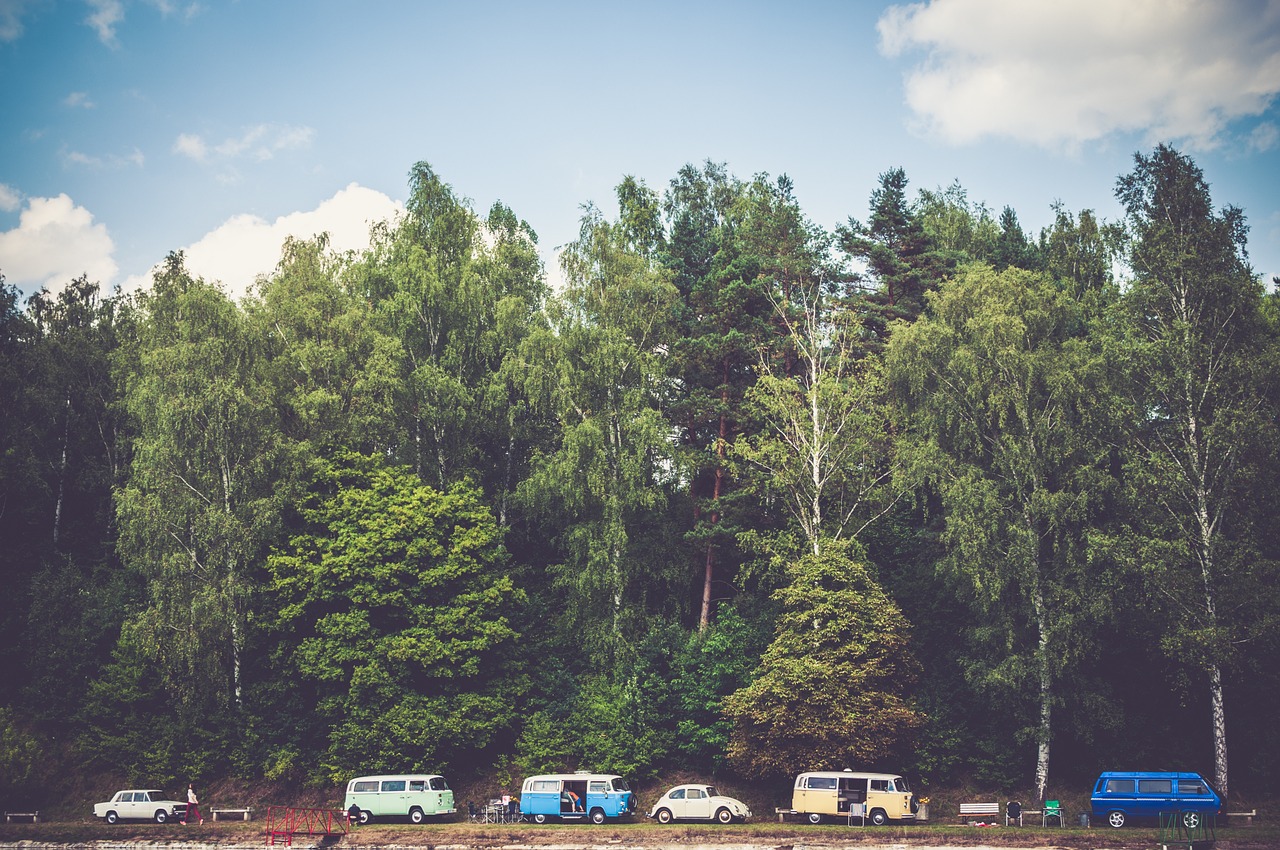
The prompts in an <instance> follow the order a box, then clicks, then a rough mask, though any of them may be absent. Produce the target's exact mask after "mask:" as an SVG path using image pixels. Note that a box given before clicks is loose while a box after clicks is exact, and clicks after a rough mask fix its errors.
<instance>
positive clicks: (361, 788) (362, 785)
mask: <svg viewBox="0 0 1280 850" xmlns="http://www.w3.org/2000/svg"><path fill="white" fill-rule="evenodd" d="M351 790H352V791H353V792H356V793H359V792H365V793H369V792H371V791H377V790H378V783H377V782H376V781H373V782H370V781H365V782H357V783H356V784H355V786H354V787H352V789H351Z"/></svg>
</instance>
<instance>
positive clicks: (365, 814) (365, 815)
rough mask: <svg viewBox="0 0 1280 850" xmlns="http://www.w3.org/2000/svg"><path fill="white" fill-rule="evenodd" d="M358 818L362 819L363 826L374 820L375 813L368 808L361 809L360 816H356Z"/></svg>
mask: <svg viewBox="0 0 1280 850" xmlns="http://www.w3.org/2000/svg"><path fill="white" fill-rule="evenodd" d="M356 820H358V821H360V825H361V826H366V825H367V824H369V823H370V822H372V821H373V813H372V812H370V811H369V810H368V809H361V810H360V817H358V818H356Z"/></svg>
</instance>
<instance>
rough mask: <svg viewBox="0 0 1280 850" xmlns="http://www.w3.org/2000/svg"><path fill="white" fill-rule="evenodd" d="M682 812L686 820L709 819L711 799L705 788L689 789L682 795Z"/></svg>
mask: <svg viewBox="0 0 1280 850" xmlns="http://www.w3.org/2000/svg"><path fill="white" fill-rule="evenodd" d="M684 811H685V817H687V818H698V819H700V820H710V819H711V798H710V797H709V796H708V795H707V789H705V788H690V789H689V790H688V792H687V793H686V794H685V795H684Z"/></svg>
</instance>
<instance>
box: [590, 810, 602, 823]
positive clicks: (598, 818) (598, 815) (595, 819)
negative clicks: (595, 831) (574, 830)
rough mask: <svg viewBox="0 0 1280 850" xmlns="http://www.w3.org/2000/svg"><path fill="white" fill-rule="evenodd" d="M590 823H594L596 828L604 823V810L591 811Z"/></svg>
mask: <svg viewBox="0 0 1280 850" xmlns="http://www.w3.org/2000/svg"><path fill="white" fill-rule="evenodd" d="M591 822H592V823H594V824H595V825H596V826H599V825H600V824H602V823H604V809H592V810H591Z"/></svg>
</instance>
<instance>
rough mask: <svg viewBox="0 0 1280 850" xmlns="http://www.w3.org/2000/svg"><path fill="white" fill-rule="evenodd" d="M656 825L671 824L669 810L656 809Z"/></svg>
mask: <svg viewBox="0 0 1280 850" xmlns="http://www.w3.org/2000/svg"><path fill="white" fill-rule="evenodd" d="M658 823H671V810H670V809H658Z"/></svg>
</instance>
